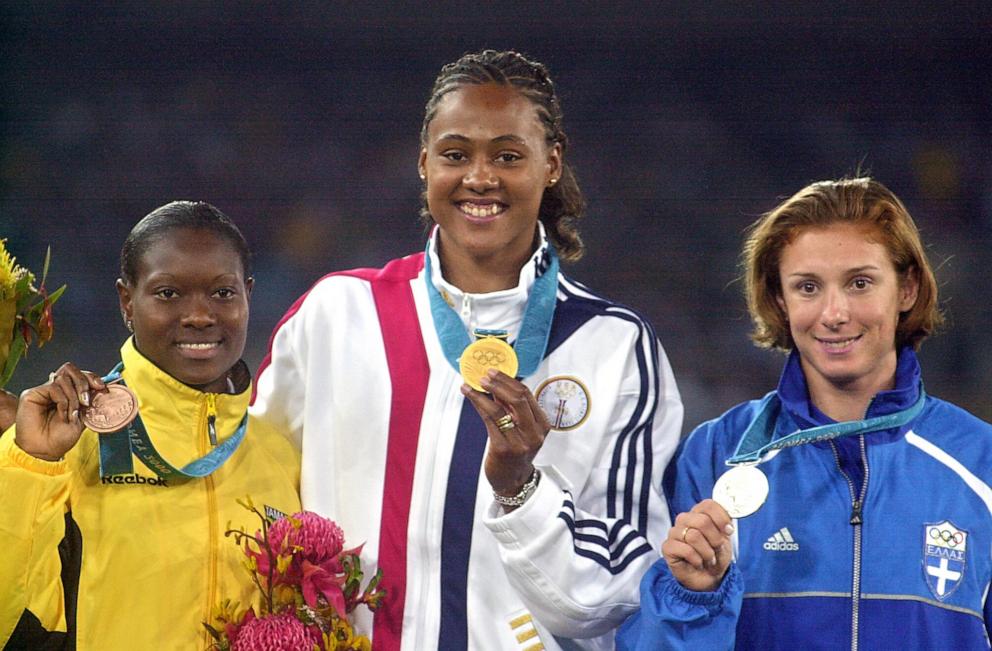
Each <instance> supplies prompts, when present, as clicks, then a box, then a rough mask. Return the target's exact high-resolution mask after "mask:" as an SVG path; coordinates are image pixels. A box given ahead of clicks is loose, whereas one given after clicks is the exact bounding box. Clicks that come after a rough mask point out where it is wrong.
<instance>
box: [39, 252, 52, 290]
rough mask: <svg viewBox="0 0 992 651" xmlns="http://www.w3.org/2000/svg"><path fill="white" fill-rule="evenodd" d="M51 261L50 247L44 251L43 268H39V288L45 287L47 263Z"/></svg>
mask: <svg viewBox="0 0 992 651" xmlns="http://www.w3.org/2000/svg"><path fill="white" fill-rule="evenodd" d="M51 261H52V245H51V244H49V245H48V248H47V249H45V266H44V267H42V268H41V286H42V287H44V286H45V278H48V263H49V262H51Z"/></svg>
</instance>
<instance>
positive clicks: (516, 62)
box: [420, 50, 586, 262]
mask: <svg viewBox="0 0 992 651" xmlns="http://www.w3.org/2000/svg"><path fill="white" fill-rule="evenodd" d="M466 84H476V85H482V84H499V85H503V86H513V87H514V88H515V89H517V90H518V91H519V92H520V93H521V94H522V95H523V96H524V97H526V98H527V99H528V100H530V101H531V102H532V103H533V104H534V106H535V107H536V108H537V115H538V119H539V120H540V121H541V125H542V126H543V127H544V134H545V142H546V143H547V145H548V146H549V147H553V146H554V145H555V144H556V143H557V144H559V145H560V146H561V152H562V170H561V178H559V179H558V182H557V183H555V184H554V185H553V186H551V187H549V188H547V189H546V190H545V191H544V196H543V197H542V198H541V206H540V209H539V210H538V219H540V220H541V221H542V222H543V223H544V227H545V229H546V230H547V233H548V238H549V239H550V240H551V243H552V245H554V247H555V249H556V250H557V251H558V255H559V256H560V257H561V259H562V260H566V261H569V262H574V261H576V260H578V259H579V258H581V257H582V255H583V253H585V244H583V242H582V237H581V236H580V234H579V228H578V221H579V220H580V219H581V218H582V215H583V214H585V209H586V201H585V197H583V196H582V190H581V189H580V188H579V184H578V181H577V180H576V178H575V173H574V171H573V170H572V167H571V165H569V163H568V159H567V158H566V157H565V151H566V149H567V147H568V136H567V135H566V134H565V130H564V129H563V128H562V110H561V105H560V103H559V101H558V95H557V93H556V92H555V85H554V82H553V81H552V80H551V76H550V75H549V74H548V69H547V68H546V67H545V66H544V65H543V64H542V63H539V62H537V61H533V60H531V59H528V58H527V57H525V56H524V55H522V54H519V53H517V52H514V51H512V50H506V51H497V50H483V51H482V52H476V53H472V54H466V55H464V56H462V57H461V58H460V59H458V60H457V61H454V62H453V63H449V64H447V65H445V66H444V67H443V68H441V72H440V74H438V76H437V79H436V80H435V81H434V87H433V88H432V89H431V95H430V99H428V100H427V106H426V108H425V110H424V123H423V126H422V127H421V129H420V141H421V143H422V144H424V145H426V144H427V129H428V127H429V126H430V123H431V121H432V120H433V119H434V116H435V114H436V113H437V107H438V104H439V103H440V102H441V100H442V99H443V98H444V96H445V95H447V94H448V93H450V92H452V91H454V90H457V89H458V88H460V87H462V86H464V85H466ZM421 200H422V206H421V209H420V216H421V219H422V220H423V221H424V224H425V225H426V226H428V227H429V226H430V225H431V224H433V223H434V218H433V217H432V216H431V214H430V211H429V210H428V207H427V194H426V192H424V193H422V194H421Z"/></svg>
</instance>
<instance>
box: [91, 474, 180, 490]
mask: <svg viewBox="0 0 992 651" xmlns="http://www.w3.org/2000/svg"><path fill="white" fill-rule="evenodd" d="M100 483H101V484H148V485H149V486H166V487H167V486H168V485H169V482H168V480H166V479H162V478H161V477H142V476H141V475H134V474H132V475H104V476H103V477H100Z"/></svg>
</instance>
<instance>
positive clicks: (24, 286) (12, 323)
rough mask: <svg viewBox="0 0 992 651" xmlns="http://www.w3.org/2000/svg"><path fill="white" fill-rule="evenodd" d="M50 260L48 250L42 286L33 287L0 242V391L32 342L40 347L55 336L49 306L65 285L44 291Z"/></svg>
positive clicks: (29, 277) (30, 277) (32, 278)
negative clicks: (52, 290) (35, 340)
mask: <svg viewBox="0 0 992 651" xmlns="http://www.w3.org/2000/svg"><path fill="white" fill-rule="evenodd" d="M50 257H51V249H49V250H48V253H46V254H45V266H44V268H43V269H42V272H41V283H39V284H38V286H37V287H35V284H34V281H35V276H34V274H33V273H31V272H30V271H28V270H27V269H25V268H24V267H21V266H19V265H17V264H16V260H15V259H14V257H13V256H12V255H10V253H9V252H8V251H7V247H6V245H5V240H2V239H0V389H2V388H3V387H5V386H7V382H9V381H10V377H11V376H12V375H13V374H14V368H16V367H17V362H19V361H20V360H21V358H22V357H23V356H24V355H26V354H27V351H28V346H30V345H31V341H32V340H33V339H34V338H37V340H38V347H39V348H41V347H42V346H44V345H45V342H47V341H49V340H51V338H52V334H53V333H54V330H55V323H54V321H53V320H52V306H53V305H54V304H55V301H57V300H58V299H59V296H61V295H62V292H63V291H65V285H62V286H61V287H59V288H58V289H56V290H55V291H54V292H52V293H51V294H48V292H46V291H45V278H46V277H47V276H48V262H49V259H50Z"/></svg>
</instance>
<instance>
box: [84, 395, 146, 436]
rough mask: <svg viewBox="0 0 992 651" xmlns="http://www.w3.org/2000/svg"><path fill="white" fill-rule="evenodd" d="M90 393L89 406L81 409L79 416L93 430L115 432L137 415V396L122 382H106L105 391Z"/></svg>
mask: <svg viewBox="0 0 992 651" xmlns="http://www.w3.org/2000/svg"><path fill="white" fill-rule="evenodd" d="M90 395H91V396H92V397H91V401H90V406H89V407H87V408H86V409H84V410H82V411H81V413H80V418H82V421H83V424H84V425H86V427H89V428H90V429H91V430H93V431H94V432H102V433H106V432H116V431H117V430H119V429H121V428H122V427H124V426H125V425H127V424H128V423H130V422H131V421H132V420H134V418H135V416H137V415H138V399H137V397H135V395H134V393H133V392H132V391H131V390H130V389H128V388H127V387H126V386H124V385H122V384H108V385H107V390H106V391H99V392H95V393H91V394H90Z"/></svg>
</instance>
